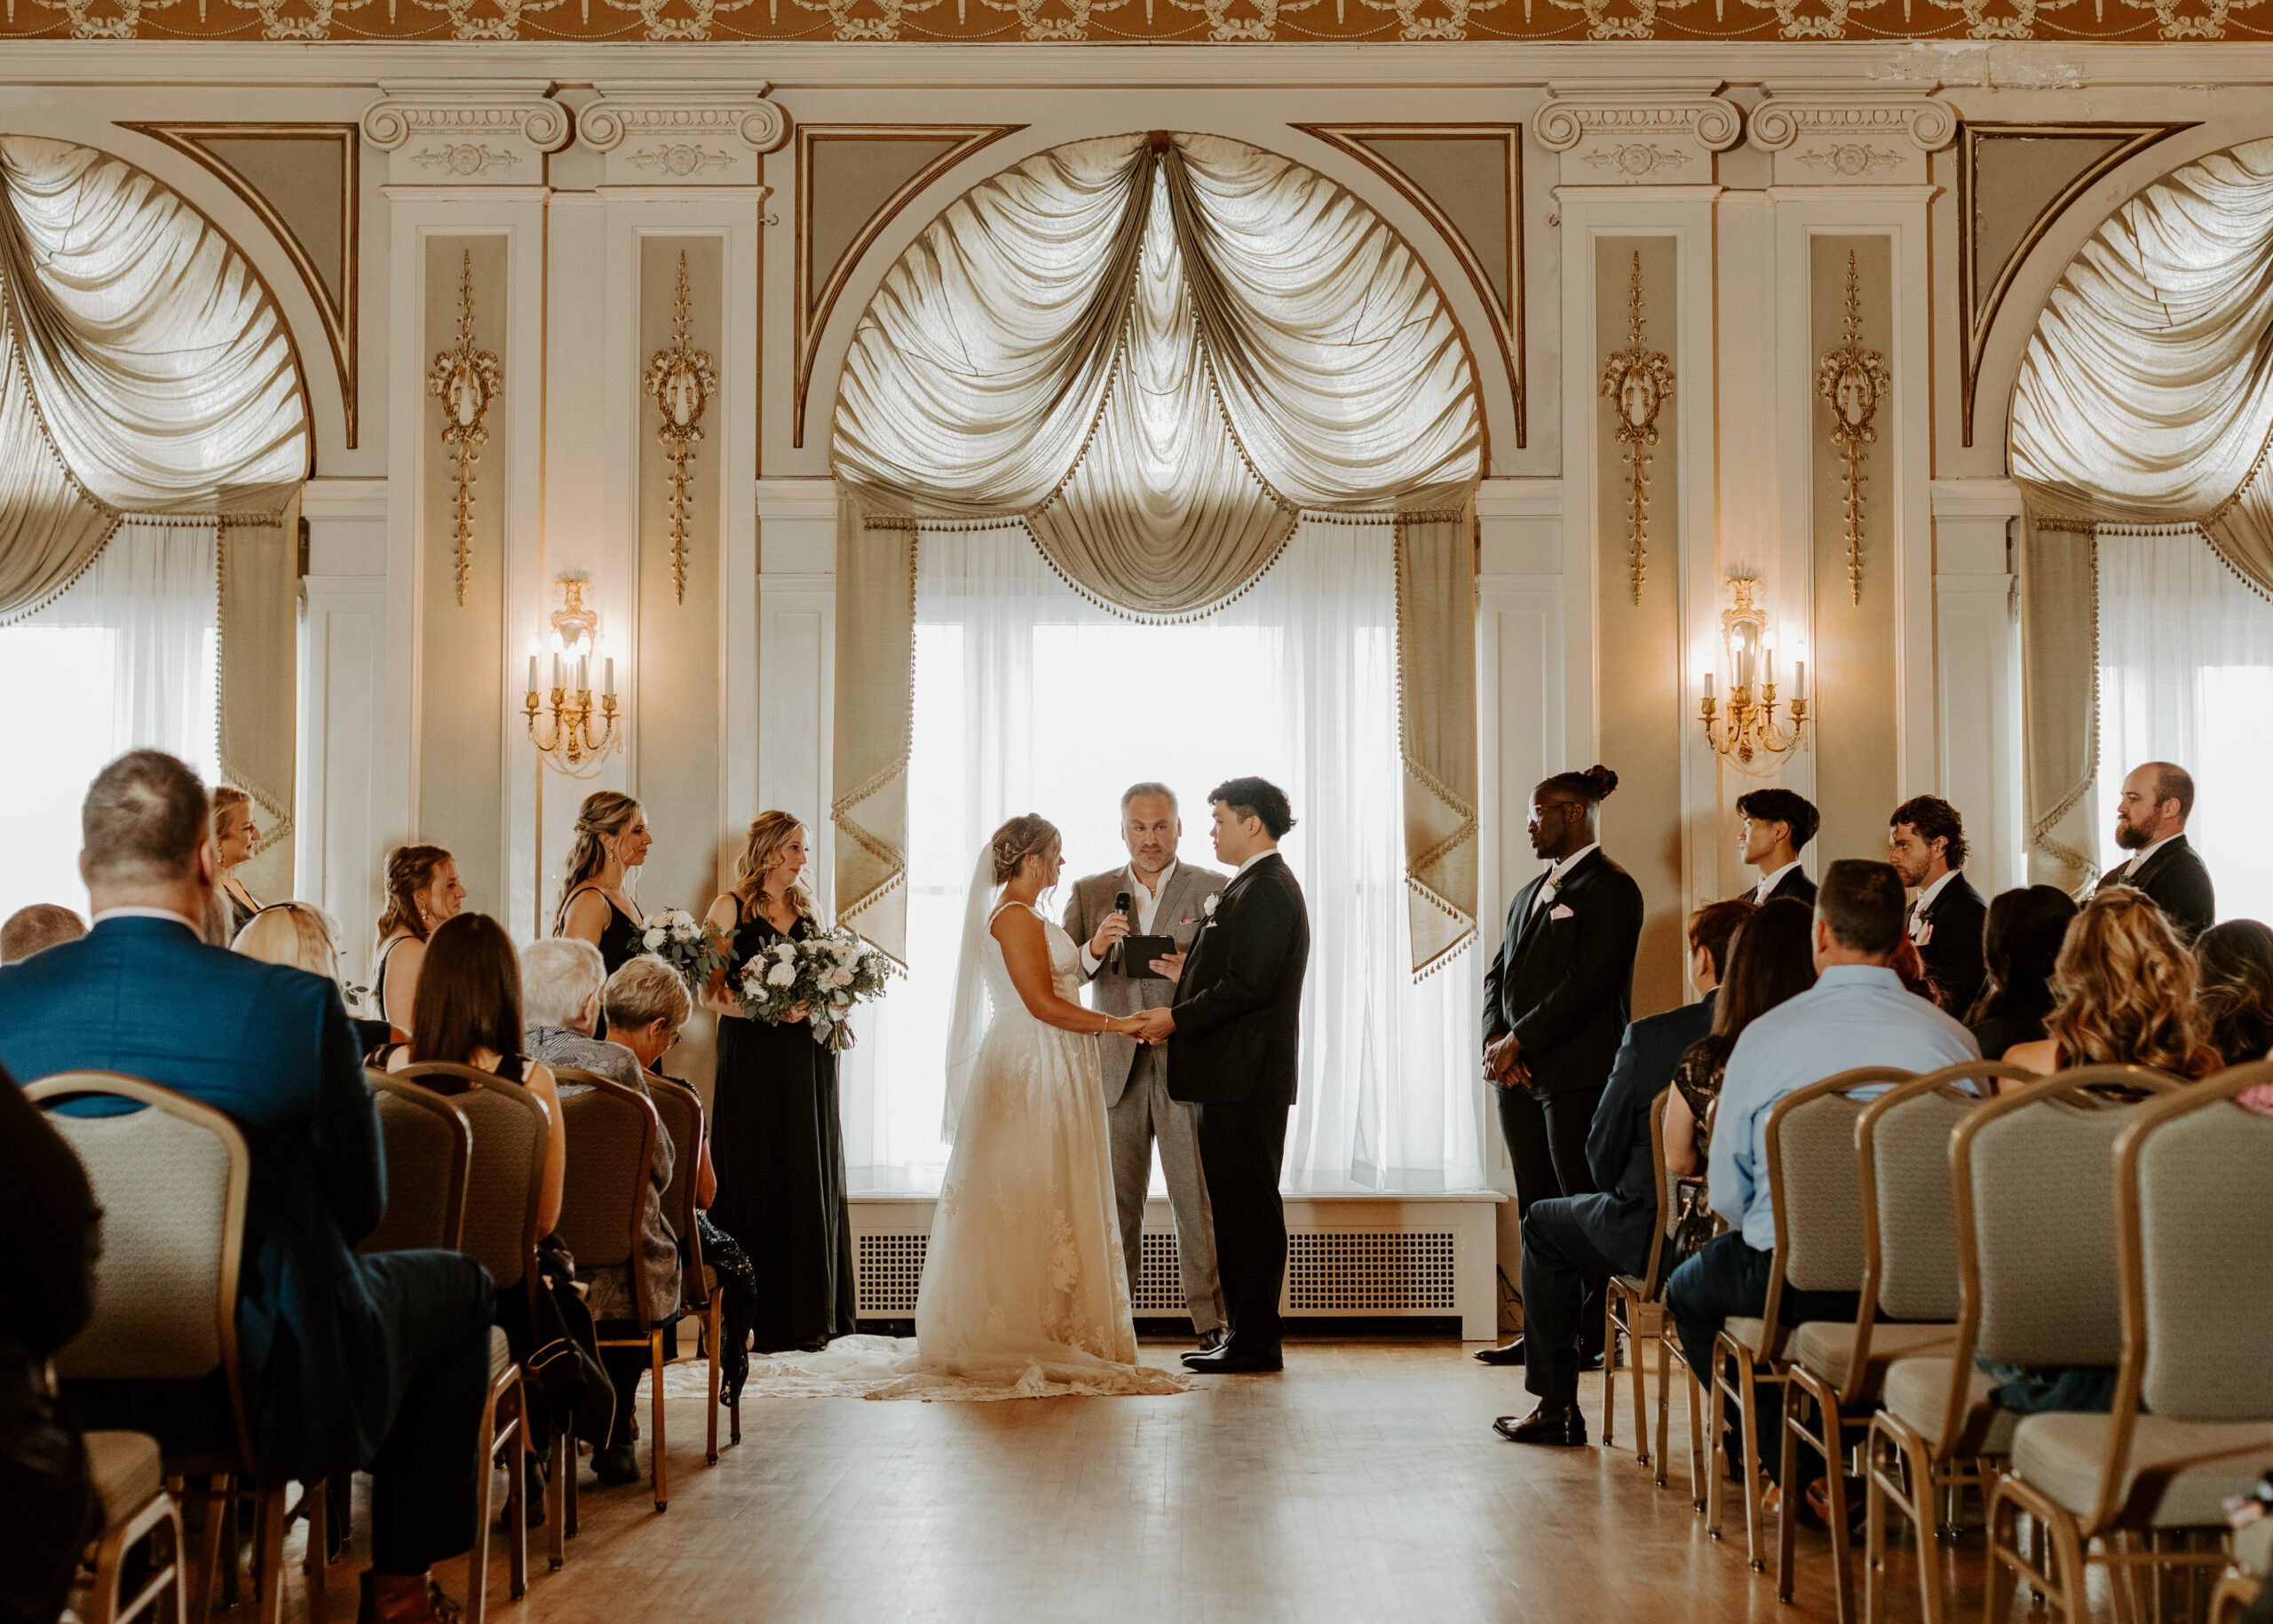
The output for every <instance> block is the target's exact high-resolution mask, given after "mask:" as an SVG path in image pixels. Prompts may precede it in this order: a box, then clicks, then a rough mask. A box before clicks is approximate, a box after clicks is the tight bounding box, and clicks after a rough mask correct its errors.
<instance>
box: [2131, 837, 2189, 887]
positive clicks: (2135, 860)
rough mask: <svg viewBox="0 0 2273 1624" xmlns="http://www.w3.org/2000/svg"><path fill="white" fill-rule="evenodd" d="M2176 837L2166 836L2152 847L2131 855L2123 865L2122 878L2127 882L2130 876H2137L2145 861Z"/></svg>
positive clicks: (2141, 849) (2145, 847)
mask: <svg viewBox="0 0 2273 1624" xmlns="http://www.w3.org/2000/svg"><path fill="white" fill-rule="evenodd" d="M2177 838H2178V836H2176V835H2166V836H2163V837H2162V838H2161V839H2160V840H2158V841H2157V842H2155V844H2153V845H2150V846H2142V847H2140V848H2139V849H2138V850H2137V851H2136V852H2133V853H2131V860H2130V861H2129V862H2127V863H2126V864H2124V865H2123V877H2124V878H2125V879H2126V880H2127V879H2129V878H2130V877H2131V876H2132V875H2135V874H2137V873H2138V872H2139V870H2140V868H2141V867H2143V866H2144V865H2145V863H2146V860H2148V859H2149V858H2150V857H2152V856H2153V855H2154V854H2155V853H2156V852H2159V851H2161V850H2162V849H2163V848H2164V847H2165V846H2166V845H2168V844H2170V843H2171V842H2172V841H2174V840H2176V839H2177Z"/></svg>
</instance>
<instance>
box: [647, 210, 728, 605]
mask: <svg viewBox="0 0 2273 1624" xmlns="http://www.w3.org/2000/svg"><path fill="white" fill-rule="evenodd" d="M693 324H694V310H693V299H692V297H690V296H689V294H688V291H687V283H686V250H685V249H681V250H679V254H678V288H677V293H676V294H675V295H674V297H673V299H672V304H671V342H670V347H669V349H665V350H658V351H656V352H655V353H654V354H653V356H651V357H649V358H648V361H647V380H646V385H645V387H646V392H647V397H648V399H650V400H653V401H654V403H655V406H656V408H657V409H658V410H659V411H661V413H662V415H663V420H662V422H661V423H660V424H656V426H655V440H656V443H657V444H659V445H661V447H662V448H663V460H664V461H665V462H667V463H669V464H670V468H671V474H670V478H671V488H670V495H669V499H668V507H669V514H670V530H671V584H672V586H673V587H674V588H675V589H677V593H678V601H679V602H681V603H685V601H686V521H687V514H688V510H689V508H690V506H691V505H692V503H691V499H690V498H689V496H688V495H687V484H688V481H689V480H690V479H693V462H694V448H695V447H696V446H698V445H700V444H701V440H702V428H701V423H702V413H703V409H704V408H706V407H708V406H709V404H710V397H711V396H712V395H714V394H716V393H717V390H718V368H717V363H716V362H715V361H714V360H712V359H711V356H710V353H709V351H707V350H698V349H696V348H694V347H693V343H692V342H691V340H692V338H693Z"/></svg>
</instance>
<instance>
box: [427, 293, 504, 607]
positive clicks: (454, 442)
mask: <svg viewBox="0 0 2273 1624" xmlns="http://www.w3.org/2000/svg"><path fill="white" fill-rule="evenodd" d="M502 387H503V372H502V370H501V369H500V368H499V367H498V365H497V358H496V357H495V355H492V354H491V353H489V352H488V351H487V350H484V349H479V348H477V347H476V346H475V345H474V341H473V250H471V249H468V250H466V251H465V260H464V263H463V265H461V266H460V268H459V271H458V342H457V345H456V347H455V348H454V349H448V350H443V351H440V353H437V354H436V355H435V357H434V364H433V365H432V367H430V368H428V369H427V372H426V392H428V393H429V394H431V395H432V396H434V397H435V398H436V399H437V400H440V401H441V403H442V448H443V449H444V450H445V451H446V452H447V454H448V456H449V458H450V461H451V462H453V463H455V464H456V465H457V475H456V485H457V489H456V490H455V493H454V494H453V501H454V503H455V509H456V520H457V575H458V603H459V604H460V605H461V606H463V604H464V603H465V588H466V582H468V581H469V580H470V579H471V577H472V574H473V486H474V471H473V465H474V464H475V463H477V462H479V461H480V459H481V448H482V446H483V445H485V444H487V441H488V439H489V430H488V428H487V422H486V420H487V417H488V416H489V403H490V402H491V401H492V400H495V399H496V398H497V393H498V391H499V390H500V389H501V388H502Z"/></svg>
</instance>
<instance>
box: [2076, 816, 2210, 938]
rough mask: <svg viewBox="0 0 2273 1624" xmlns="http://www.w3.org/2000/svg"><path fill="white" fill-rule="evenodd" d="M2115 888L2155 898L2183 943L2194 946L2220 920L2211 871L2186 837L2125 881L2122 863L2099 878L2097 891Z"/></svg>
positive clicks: (2173, 841)
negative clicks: (2192, 943) (2193, 941)
mask: <svg viewBox="0 0 2273 1624" xmlns="http://www.w3.org/2000/svg"><path fill="white" fill-rule="evenodd" d="M2111 885H2128V886H2131V887H2133V888H2134V889H2135V890H2138V891H2145V892H2146V893H2147V894H2148V895H2149V896H2150V897H2152V898H2153V899H2155V905H2156V906H2157V907H2159V908H2161V909H2162V911H2163V913H2164V915H2166V916H2167V917H2168V919H2169V920H2170V922H2171V923H2172V925H2173V926H2174V927H2175V928H2176V929H2177V931H2178V934H2179V937H2180V939H2182V940H2183V941H2187V942H2191V941H2192V940H2193V939H2195V938H2196V937H2198V936H2199V935H2201V934H2202V932H2203V931H2206V930H2208V929H2209V928H2210V926H2211V924H2212V923H2214V922H2215V920H2216V919H2217V917H2218V893H2217V891H2216V890H2215V889H2214V887H2213V886H2212V885H2211V883H2210V870H2209V868H2208V867H2207V866H2206V865H2205V864H2204V862H2203V861H2202V854H2201V853H2200V852H2197V851H2196V850H2195V849H2194V848H2193V847H2192V846H2190V845H2189V844H2187V843H2186V836H2183V835H2174V836H2171V838H2170V843H2169V844H2167V845H2166V846H2164V847H2163V849H2162V850H2161V851H2159V852H2156V853H2155V854H2154V855H2153V856H2152V857H2150V858H2149V859H2148V860H2146V861H2145V862H2143V863H2141V864H2140V865H2139V872H2138V873H2136V874H2134V875H2132V876H2131V877H2130V878H2129V879H2126V878H2124V877H2123V865H2122V864H2120V863H2118V864H2117V865H2116V866H2115V867H2112V868H2111V869H2109V870H2108V871H2107V872H2106V873H2105V874H2103V875H2100V876H2099V884H2098V885H2097V886H2096V887H2095V892H2096V891H2105V890H2106V889H2107V888H2108V887H2109V886H2111Z"/></svg>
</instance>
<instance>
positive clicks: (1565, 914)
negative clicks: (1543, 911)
mask: <svg viewBox="0 0 2273 1624" xmlns="http://www.w3.org/2000/svg"><path fill="white" fill-rule="evenodd" d="M1547 916H1548V918H1549V919H1576V918H1577V917H1578V915H1576V914H1574V913H1572V911H1571V905H1570V904H1569V903H1567V902H1558V903H1556V905H1555V907H1554V910H1553V911H1552V912H1551V913H1549V914H1548V915H1547Z"/></svg>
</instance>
